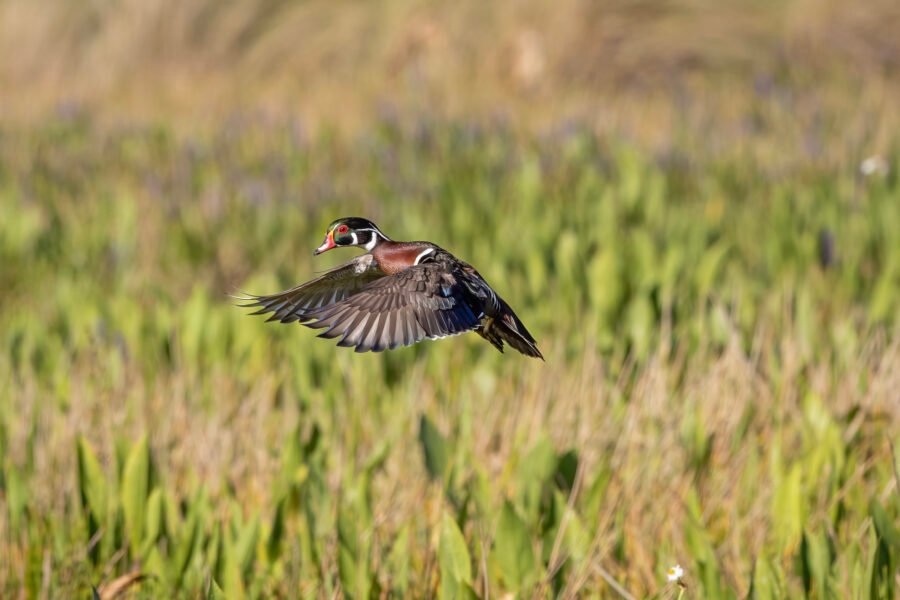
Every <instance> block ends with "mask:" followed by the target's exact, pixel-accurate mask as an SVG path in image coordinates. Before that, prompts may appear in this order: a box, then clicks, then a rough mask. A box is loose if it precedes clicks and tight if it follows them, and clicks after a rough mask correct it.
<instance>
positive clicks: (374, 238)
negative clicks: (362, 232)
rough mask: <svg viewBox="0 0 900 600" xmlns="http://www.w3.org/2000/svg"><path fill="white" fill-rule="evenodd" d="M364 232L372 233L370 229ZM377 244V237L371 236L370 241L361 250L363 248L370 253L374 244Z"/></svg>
mask: <svg viewBox="0 0 900 600" xmlns="http://www.w3.org/2000/svg"><path fill="white" fill-rule="evenodd" d="M366 231H372V230H371V229H366ZM377 243H378V236H377V235H373V236H372V239H370V240H369V241H368V242H367V243H366V244H365V245H364V246H363V248H365V249H366V250H368V251H370V252H371V251H372V248H374V247H375V244H377Z"/></svg>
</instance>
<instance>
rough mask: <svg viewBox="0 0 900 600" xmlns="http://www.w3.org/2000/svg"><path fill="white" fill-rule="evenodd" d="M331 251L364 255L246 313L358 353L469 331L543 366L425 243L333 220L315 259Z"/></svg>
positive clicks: (513, 321) (465, 276)
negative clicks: (313, 332) (355, 250)
mask: <svg viewBox="0 0 900 600" xmlns="http://www.w3.org/2000/svg"><path fill="white" fill-rule="evenodd" d="M338 246H359V247H362V248H365V249H366V250H367V252H366V253H365V254H363V255H361V256H357V257H356V258H354V259H352V260H350V261H349V262H347V263H344V264H343V265H340V266H338V267H335V268H334V269H331V270H330V271H326V272H325V273H323V274H322V275H321V276H319V277H317V278H316V279H313V280H312V281H309V282H307V283H304V284H301V285H299V286H297V287H294V288H291V289H289V290H286V291H284V292H280V293H277V294H272V295H269V296H249V297H247V298H245V299H246V300H248V301H249V303H248V304H245V305H244V306H247V307H259V310H258V311H257V312H255V313H253V314H267V313H272V315H271V316H270V318H269V320H270V321H280V322H282V323H292V322H294V321H297V322H300V323H302V324H304V325H306V326H307V327H310V328H313V329H319V330H322V331H321V332H320V333H319V337H323V338H329V339H338V346H348V347H353V348H355V349H356V351H357V352H368V351H373V352H380V351H383V350H389V349H393V348H397V347H400V346H409V345H411V344H415V343H416V342H419V341H421V340H423V339H440V338H443V337H448V336H452V335H459V334H462V333H466V332H469V331H474V332H476V333H478V334H479V335H480V336H482V337H483V338H485V339H486V340H488V341H489V342H490V343H491V344H492V345H493V346H494V347H495V348H497V349H498V350H499V351H500V352H503V348H504V343H508V344H509V345H510V346H512V347H513V348H515V349H516V350H518V351H519V352H521V353H522V354H525V355H526V356H533V357H536V358H541V359H543V356H542V355H541V353H540V351H539V350H538V348H537V343H536V342H535V340H534V338H533V337H532V336H531V334H530V333H529V332H528V330H527V329H526V328H525V325H524V324H523V323H522V321H521V320H519V318H518V316H516V314H515V313H514V312H513V310H512V309H511V308H510V307H509V305H508V304H507V303H506V302H505V301H504V300H503V299H502V298H501V297H500V296H499V295H498V294H497V293H496V292H495V291H494V290H493V289H492V288H491V287H490V285H488V283H487V282H486V281H485V280H484V278H483V277H482V276H481V275H480V274H479V273H478V271H476V270H475V269H474V268H473V267H472V266H471V265H469V264H468V263H465V262H463V261H461V260H459V259H458V258H456V257H455V256H453V255H452V254H451V253H449V252H447V251H446V250H444V249H443V248H441V247H440V246H437V245H435V244H432V243H430V242H395V241H393V240H391V239H389V238H388V237H387V236H385V235H384V234H383V233H382V232H381V231H380V230H379V229H378V228H377V227H376V226H375V224H374V223H372V222H371V221H368V220H366V219H362V218H359V217H349V218H344V219H338V220H337V221H335V222H334V223H332V224H331V226H329V229H328V231H327V232H326V237H325V241H324V242H323V243H322V245H321V246H320V247H319V248H318V249H317V250H316V251H315V254H321V253H322V252H326V251H328V250H331V249H332V248H335V247H338Z"/></svg>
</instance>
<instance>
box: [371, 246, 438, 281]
mask: <svg viewBox="0 0 900 600" xmlns="http://www.w3.org/2000/svg"><path fill="white" fill-rule="evenodd" d="M433 248H434V247H433V246H432V245H431V244H428V243H425V242H383V243H381V244H378V246H376V247H375V248H374V249H373V250H372V256H374V257H375V262H377V263H378V267H379V268H380V269H381V270H382V271H384V272H385V273H386V274H388V275H393V274H394V273H399V272H400V271H403V270H405V269H408V268H409V267H411V266H413V265H415V264H416V261H417V259H419V257H420V256H423V254H422V253H423V252H425V253H426V254H427V253H428V252H427V251H428V250H433Z"/></svg>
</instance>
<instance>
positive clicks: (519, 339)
mask: <svg viewBox="0 0 900 600" xmlns="http://www.w3.org/2000/svg"><path fill="white" fill-rule="evenodd" d="M498 300H500V313H499V315H498V316H496V317H493V318H491V317H488V318H487V319H485V321H484V322H483V324H482V326H481V327H480V328H479V329H478V330H477V331H478V334H479V335H481V337H483V338H484V339H486V340H487V341H489V342H490V343H491V344H493V345H494V347H495V348H497V350H499V351H500V352H503V342H506V343H507V344H509V345H510V346H512V347H513V348H515V349H516V350H518V351H519V352H521V353H522V354H524V355H525V356H533V357H534V358H539V359H541V360H544V355H543V354H541V351H540V350H538V347H537V342H536V341H535V340H534V338H533V337H532V336H531V334H530V333H529V332H528V329H526V328H525V325H524V324H523V323H522V321H520V320H519V317H517V316H516V313H514V312H513V310H512V309H511V308H510V307H509V305H508V304H507V303H506V302H504V301H503V300H502V299H499V298H498Z"/></svg>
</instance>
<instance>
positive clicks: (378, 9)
mask: <svg viewBox="0 0 900 600" xmlns="http://www.w3.org/2000/svg"><path fill="white" fill-rule="evenodd" d="M897 23H900V8H898V7H897V5H896V3H895V2H893V1H892V0H872V1H871V2H866V3H864V4H852V3H849V4H848V3H841V2H834V1H831V0H805V1H794V2H785V3H768V4H765V3H756V4H747V3H738V2H718V3H713V2H698V1H691V0H678V1H669V2H659V3H650V2H621V1H617V0H607V1H604V2H585V1H583V0H565V1H563V2H554V3H548V2H534V1H532V2H525V3H513V2H505V3H496V4H491V5H490V6H484V5H483V3H481V2H472V1H466V2H457V3H452V4H445V5H441V4H429V3H422V2H412V1H399V0H396V1H393V2H388V3H342V4H340V5H335V4H334V3H332V2H323V1H312V2H302V3H291V2H284V1H280V0H270V1H267V2H246V1H238V2H229V3H220V2H209V1H206V0H194V1H190V2H175V1H168V0H162V1H158V2H151V3H148V2H139V1H137V0H124V1H121V2H117V3H116V4H115V5H114V8H110V7H109V6H108V5H104V4H102V3H93V4H85V5H81V6H80V7H78V8H76V7H74V6H72V5H71V3H69V2H66V1H65V0H54V1H51V2H43V3H40V4H35V3H33V2H30V1H28V0H4V1H3V2H2V3H0V28H2V29H0V44H2V45H0V57H2V58H0V89H3V90H5V91H4V93H3V94H2V96H0V98H2V105H0V108H2V112H3V114H5V115H6V116H7V118H8V117H10V116H12V117H14V118H16V116H18V117H21V116H26V115H31V117H32V118H40V117H41V116H42V115H46V114H47V113H48V111H52V110H55V109H57V108H59V107H72V106H87V107H90V108H91V109H93V110H95V111H96V112H98V113H104V114H106V115H107V116H108V117H111V118H115V117H116V116H117V115H119V116H134V115H143V116H144V117H145V118H146V117H150V118H160V117H162V118H165V119H167V120H170V119H173V118H178V119H179V120H181V121H182V122H195V123H196V122H197V121H201V122H208V121H209V120H210V118H212V119H217V118H221V117H222V116H223V115H227V114H230V113H231V112H233V111H234V110H235V109H248V108H252V109H254V110H257V109H260V108H263V109H266V110H270V111H274V112H276V113H279V114H284V113H291V114H295V115H298V116H300V117H302V118H304V120H305V121H306V122H307V123H309V124H311V125H313V126H319V125H320V124H322V123H325V124H328V125H337V126H340V127H350V128H358V127H359V125H360V124H362V125H364V124H365V123H366V122H368V121H370V120H371V117H372V116H373V115H375V114H377V111H378V110H379V109H380V107H381V106H384V105H395V106H399V107H400V108H401V110H402V111H403V112H406V111H407V110H409V109H413V110H421V109H423V108H427V109H428V111H430V112H432V113H434V112H438V113H442V114H450V115H471V114H473V113H475V114H491V113H497V112H500V113H504V114H510V115H513V116H514V117H515V118H516V120H517V121H520V122H522V123H527V122H532V123H537V124H543V125H546V124H552V123H558V122H559V121H561V120H562V119H564V118H571V117H577V118H580V119H587V120H589V121H592V122H596V123H597V124H598V125H602V124H603V123H608V122H609V120H610V119H613V120H622V121H624V123H623V125H624V126H626V127H628V128H629V129H639V128H641V127H642V128H644V129H649V130H655V131H658V130H660V128H661V126H662V128H664V126H665V124H666V123H665V121H662V120H661V119H665V118H666V116H665V113H666V112H668V111H669V110H670V109H668V108H667V107H668V105H669V104H670V103H671V102H672V99H673V97H675V98H677V97H678V96H684V95H685V94H686V95H687V97H688V98H690V96H707V97H711V98H712V99H713V101H714V102H716V103H717V104H718V105H724V104H726V103H732V104H735V108H736V109H737V110H739V111H742V110H744V109H746V107H747V106H748V101H747V98H746V96H748V95H751V94H752V93H753V90H754V89H755V88H759V87H760V86H762V87H767V86H771V85H773V84H775V85H778V84H787V85H789V86H790V87H791V88H792V94H801V95H806V96H809V97H813V98H821V97H827V96H829V94H828V93H827V91H828V90H829V89H832V88H834V87H835V86H837V87H839V88H844V87H846V86H848V85H849V86H858V87H861V88H864V90H863V91H864V92H865V93H866V94H874V95H879V96H881V97H882V100H881V102H882V103H883V104H884V105H886V106H891V105H896V104H897V103H896V102H894V101H893V100H888V98H891V99H895V98H896V97H897V96H896V93H897V84H898V81H897V79H896V73H897V72H898V66H900V42H898V41H897V36H895V35H893V32H894V29H895V27H896V24H897ZM723 90H726V93H725V95H724V96H722V93H723ZM735 92H736V93H735ZM636 104H637V106H635V105H636ZM848 107H849V105H848ZM657 112H662V113H664V114H663V115H660V116H656V115H655V113H657ZM848 112H849V111H848ZM648 117H650V119H649V122H648Z"/></svg>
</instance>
